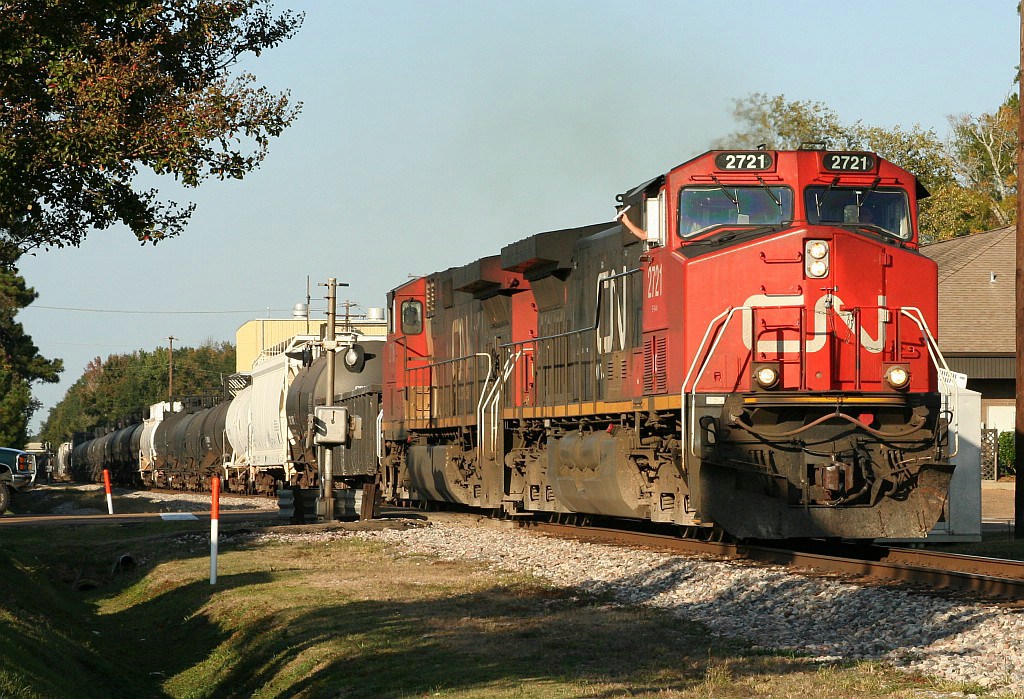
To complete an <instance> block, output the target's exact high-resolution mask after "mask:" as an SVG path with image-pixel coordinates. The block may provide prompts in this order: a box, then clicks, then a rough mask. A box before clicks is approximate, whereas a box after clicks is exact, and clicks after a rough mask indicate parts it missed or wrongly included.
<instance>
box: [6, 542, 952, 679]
mask: <svg viewBox="0 0 1024 699" xmlns="http://www.w3.org/2000/svg"><path fill="white" fill-rule="evenodd" d="M207 526H208V525H204V524H203V523H186V522H173V523H170V522H154V523H146V524H122V525H94V526H89V527H69V526H57V527H36V528H21V527H19V528H0V598H2V599H4V600H5V604H4V606H3V612H0V658H2V661H0V697H8V696H10V697H40V698H44V697H45V698H48V697H68V696H75V697H80V696H81V697H89V696H96V697H107V696H118V697H195V698H202V697H243V696H244V697H253V696H255V697H385V698H387V697H393V698H396V699H397V698H400V697H423V696H441V697H483V698H492V697H493V698H497V697H615V696H635V697H706V696H707V697H710V696H714V697H719V696H722V697H748V696H758V695H759V696H774V697H800V698H801V699H803V698H804V697H812V696H813V697H820V696H824V697H862V696H907V697H909V696H914V695H915V693H917V692H920V691H921V690H922V689H924V690H931V689H945V690H950V691H952V690H956V689H958V688H957V687H953V686H944V685H941V684H939V683H935V682H933V681H931V680H929V679H927V678H920V677H913V676H910V675H906V674H901V673H897V672H895V671H893V670H890V669H887V668H885V667H883V666H881V665H878V664H875V663H863V662H861V663H826V664H823V663H819V662H816V661H814V660H812V659H809V658H805V657H801V656H799V655H798V654H794V653H786V652H780V653H773V652H771V651H765V650H763V649H753V648H750V647H749V646H747V645H745V644H743V643H738V642H729V641H723V640H719V639H715V638H713V637H712V636H711V633H710V630H709V629H708V628H706V627H704V626H702V625H699V624H695V623H690V622H686V621H683V620H680V619H678V618H676V617H674V616H672V615H671V614H669V613H667V612H663V611H657V610H652V609H648V608H646V607H617V606H613V605H610V604H608V600H606V599H600V598H595V597H589V596H586V595H581V594H580V593H579V592H578V591H575V590H572V589H563V588H560V587H556V586H552V585H550V584H547V583H545V582H543V581H540V580H537V579H533V578H528V577H522V576H515V575H507V574H499V573H495V572H491V571H486V570H484V569H481V568H479V567H477V566H473V565H469V564H462V563H452V562H442V561H438V560H436V559H433V558H431V557H426V556H404V557H403V556H399V557H396V556H394V555H393V553H392V552H391V550H390V549H389V548H387V547H385V546H383V545H380V544H376V543H371V542H366V541H363V540H358V539H353V538H345V539H340V540H335V541H330V542H325V541H318V542H317V541H314V542H308V543H282V542H278V543H262V544H259V545H257V544H255V543H253V542H252V541H251V540H250V539H246V538H243V537H237V536H234V533H235V532H237V531H238V529H239V526H238V525H232V526H229V527H225V528H224V529H223V530H222V531H223V533H224V538H223V540H222V543H221V550H222V556H221V558H220V566H219V571H218V583H217V584H216V585H215V586H211V585H210V584H209V579H208V574H209V559H208V551H209V548H208V546H209V545H208V540H207V539H206V536H207V533H208V529H207ZM289 531H298V528H292V529H289ZM122 553H130V554H131V555H132V556H133V557H134V558H135V560H136V561H138V566H137V567H135V568H133V569H131V570H127V571H117V572H116V573H112V572H111V568H112V565H113V562H114V561H116V560H117V557H118V556H119V555H120V554H122ZM82 576H92V577H94V578H95V580H96V582H97V583H99V584H100V587H98V588H97V589H95V590H92V591H89V592H84V593H82V592H74V591H73V590H72V589H71V586H72V584H73V583H74V581H75V580H76V579H80V578H81V577H82Z"/></svg>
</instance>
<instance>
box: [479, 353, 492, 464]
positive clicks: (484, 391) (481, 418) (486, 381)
mask: <svg viewBox="0 0 1024 699" xmlns="http://www.w3.org/2000/svg"><path fill="white" fill-rule="evenodd" d="M476 356H477V357H487V373H486V374H485V375H484V385H483V386H482V387H481V388H480V399H479V400H478V401H477V402H476V453H477V457H476V458H477V464H478V465H479V464H482V463H483V462H484V451H483V437H484V433H483V423H484V396H485V395H486V394H487V386H488V384H489V383H490V382H491V371H492V370H493V369H494V357H492V356H491V353H490V352H477V353H476Z"/></svg>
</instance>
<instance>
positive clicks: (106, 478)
mask: <svg viewBox="0 0 1024 699" xmlns="http://www.w3.org/2000/svg"><path fill="white" fill-rule="evenodd" d="M103 488H104V489H105V490H106V491H107V514H108V515H112V514H114V499H113V498H112V497H110V471H109V470H108V469H103Z"/></svg>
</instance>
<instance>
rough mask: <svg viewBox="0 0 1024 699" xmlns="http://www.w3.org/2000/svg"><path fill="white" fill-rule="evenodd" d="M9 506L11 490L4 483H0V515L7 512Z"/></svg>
mask: <svg viewBox="0 0 1024 699" xmlns="http://www.w3.org/2000/svg"><path fill="white" fill-rule="evenodd" d="M10 505H11V489H10V487H9V486H8V485H7V484H6V483H0V515H2V514H3V513H4V512H7V508H8V507H10Z"/></svg>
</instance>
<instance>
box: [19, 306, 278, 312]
mask: <svg viewBox="0 0 1024 699" xmlns="http://www.w3.org/2000/svg"><path fill="white" fill-rule="evenodd" d="M33 308H42V309H46V310H48V311H75V312H76V313H127V314H134V315H197V314H207V315H229V314H232V313H249V314H255V313H266V312H267V310H268V309H266V308H261V309H260V310H258V311H253V310H248V309H246V310H240V311H150V310H146V311H127V310H117V309H110V308H72V307H68V306H40V305H37V304H32V305H31V306H27V307H26V308H25V309H23V310H32V309H33ZM270 310H271V311H272V312H280V313H284V312H290V311H291V309H284V308H273V309H270Z"/></svg>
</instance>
